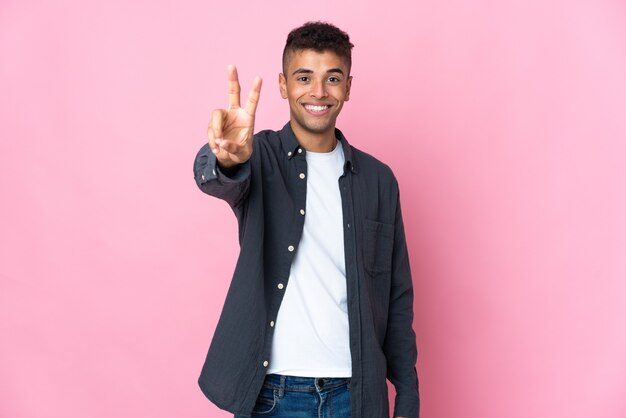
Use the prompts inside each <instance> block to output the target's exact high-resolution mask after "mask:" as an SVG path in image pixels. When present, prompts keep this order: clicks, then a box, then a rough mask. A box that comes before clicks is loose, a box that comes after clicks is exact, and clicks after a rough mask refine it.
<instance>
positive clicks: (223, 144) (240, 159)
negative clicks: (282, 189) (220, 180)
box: [207, 65, 262, 168]
mask: <svg viewBox="0 0 626 418" xmlns="http://www.w3.org/2000/svg"><path fill="white" fill-rule="evenodd" d="M261 84H262V80H261V78H260V77H255V79H254V81H253V82H252V88H251V89H250V93H249V94H248V100H247V101H246V106H245V107H243V108H242V107H240V102H239V100H240V93H241V86H240V85H239V77H238V75H237V68H235V66H234V65H229V66H228V109H216V110H214V111H213V113H212V114H211V122H210V123H209V129H208V132H207V134H208V137H209V146H210V147H211V150H212V151H213V153H214V154H215V156H216V157H217V161H218V164H219V165H220V166H221V167H224V168H229V167H233V166H235V165H237V164H241V163H245V162H246V161H248V160H249V159H250V156H251V155H252V138H253V136H254V115H255V113H256V107H257V104H258V103H259V97H260V96H261Z"/></svg>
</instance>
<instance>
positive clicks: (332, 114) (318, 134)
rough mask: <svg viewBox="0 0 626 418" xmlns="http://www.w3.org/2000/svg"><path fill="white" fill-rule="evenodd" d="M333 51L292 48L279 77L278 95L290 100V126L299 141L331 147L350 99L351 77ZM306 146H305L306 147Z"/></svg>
mask: <svg viewBox="0 0 626 418" xmlns="http://www.w3.org/2000/svg"><path fill="white" fill-rule="evenodd" d="M348 71H349V70H348V67H347V65H346V63H345V62H344V60H342V59H341V58H340V57H339V56H338V55H337V54H335V53H334V52H332V51H323V52H317V51H315V50H312V49H305V50H301V51H294V52H292V53H290V56H289V59H288V60H287V66H286V68H285V73H284V74H280V76H279V85H280V94H281V96H282V97H283V99H287V100H288V101H289V108H290V116H291V127H292V129H293V131H294V133H295V134H296V137H297V138H298V139H299V140H300V141H302V142H312V143H315V144H320V145H322V143H323V142H326V141H331V142H332V143H333V146H334V140H335V122H336V120H337V116H339V113H340V112H341V108H342V107H343V102H345V101H347V100H348V99H349V98H350V85H351V83H352V77H351V76H349V74H348ZM305 148H306V147H305Z"/></svg>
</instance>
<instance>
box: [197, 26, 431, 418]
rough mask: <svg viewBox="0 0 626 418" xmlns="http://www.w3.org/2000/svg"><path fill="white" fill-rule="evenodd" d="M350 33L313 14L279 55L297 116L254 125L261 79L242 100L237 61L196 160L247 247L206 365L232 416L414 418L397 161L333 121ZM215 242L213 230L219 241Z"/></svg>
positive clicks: (207, 387) (215, 394)
mask: <svg viewBox="0 0 626 418" xmlns="http://www.w3.org/2000/svg"><path fill="white" fill-rule="evenodd" d="M352 46H353V45H352V44H351V43H350V40H349V37H348V35H347V34H346V33H344V32H342V31H341V30H339V29H338V28H336V27H335V26H333V25H330V24H326V23H320V22H314V23H307V24H305V25H303V26H301V27H299V28H296V29H294V30H293V31H292V32H291V33H290V34H289V36H288V38H287V44H286V46H285V49H284V52H283V72H282V74H280V75H279V84H280V94H281V96H282V97H283V98H284V99H287V101H288V102H289V108H290V120H289V123H287V124H286V125H285V126H284V127H283V129H282V130H280V131H278V132H276V131H269V130H267V131H261V132H259V133H257V134H256V135H254V115H255V111H256V107H257V104H258V101H259V97H260V92H261V79H260V78H256V79H255V80H254V82H253V84H252V89H251V91H250V94H249V96H248V100H247V102H246V104H245V105H244V107H241V106H240V99H239V96H240V86H239V81H238V76H237V71H236V69H235V67H233V66H229V69H228V80H229V104H230V105H229V108H228V109H219V110H215V111H214V112H213V114H212V117H211V122H210V124H209V129H208V137H209V141H208V144H206V145H205V146H204V147H202V149H201V150H200V152H199V153H198V155H197V157H196V161H195V164H194V174H195V179H196V182H197V184H198V186H199V187H200V189H201V190H202V191H203V192H205V193H208V194H210V195H213V196H216V197H218V198H221V199H224V200H225V201H226V202H227V203H228V204H229V205H230V206H231V207H232V209H233V211H234V212H235V215H236V217H237V221H238V224H239V242H240V246H241V252H240V254H239V259H238V262H237V265H236V268H235V272H234V275H233V278H232V282H231V285H230V290H229V292H228V295H227V297H226V301H225V304H224V308H223V311H222V314H221V317H220V320H219V323H218V325H217V329H216V330H215V334H214V336H213V341H212V343H211V347H210V348H209V352H208V354H207V358H206V362H205V364H204V367H203V369H202V373H201V375H200V379H199V384H200V387H201V389H202V391H203V392H204V394H205V395H206V396H207V397H208V398H209V399H210V400H211V401H212V402H214V403H215V404H216V405H217V406H218V407H220V408H222V409H225V410H228V411H230V412H233V413H234V414H236V416H245V417H248V416H272V417H289V418H300V417H302V418H304V417H307V418H309V417H310V418H313V417H315V418H322V417H335V418H347V417H353V418H360V417H363V418H383V417H384V418H387V417H389V402H388V396H387V384H386V379H389V380H390V381H391V382H392V383H393V384H394V386H395V388H396V392H397V395H396V400H395V416H396V417H406V418H417V417H418V415H419V395H418V382H417V373H416V370H415V362H416V357H417V350H416V346H415V334H414V332H413V329H412V322H413V286H412V281H411V272H410V268H409V260H408V253H407V249H406V244H405V237H404V227H403V223H402V214H401V210H400V200H399V194H398V185H397V182H396V179H395V178H394V176H393V174H392V172H391V170H390V169H389V167H387V166H386V165H384V164H382V163H381V162H379V161H377V160H376V159H374V158H373V157H371V156H370V155H368V154H365V153H364V152H362V151H359V150H358V149H356V148H354V147H353V146H351V145H349V144H348V141H347V140H346V138H345V137H344V136H343V134H342V133H341V132H340V131H339V130H338V129H336V128H335V123H336V120H337V116H338V115H339V113H340V112H341V108H342V107H343V104H344V102H346V101H347V100H348V99H349V97H350V88H351V85H352V77H351V76H350V67H351V49H352ZM217 241H219V239H218V240H217Z"/></svg>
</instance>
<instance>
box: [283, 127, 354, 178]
mask: <svg viewBox="0 0 626 418" xmlns="http://www.w3.org/2000/svg"><path fill="white" fill-rule="evenodd" d="M335 136H336V138H337V139H338V140H339V142H340V143H341V146H342V147H343V155H344V157H345V160H346V161H345V165H344V172H345V171H346V170H348V169H350V171H352V172H353V173H356V172H357V166H356V162H355V161H354V158H353V154H352V147H351V146H350V144H349V143H348V140H347V139H346V137H345V136H343V133H341V131H340V130H339V129H337V128H335ZM278 137H279V138H280V142H281V144H282V147H283V151H284V152H285V154H287V158H289V159H292V158H293V157H295V156H296V155H298V154H304V153H305V151H306V150H305V149H304V148H303V147H302V146H300V143H299V142H298V138H296V134H294V133H293V129H291V123H290V122H287V124H286V125H285V126H284V127H283V129H281V130H280V131H279V132H278Z"/></svg>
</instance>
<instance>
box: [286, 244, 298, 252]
mask: <svg viewBox="0 0 626 418" xmlns="http://www.w3.org/2000/svg"><path fill="white" fill-rule="evenodd" d="M287 249H288V250H289V252H290V253H291V252H293V250H295V249H296V248H295V247H294V246H293V245H290V246H289V247H287Z"/></svg>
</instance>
